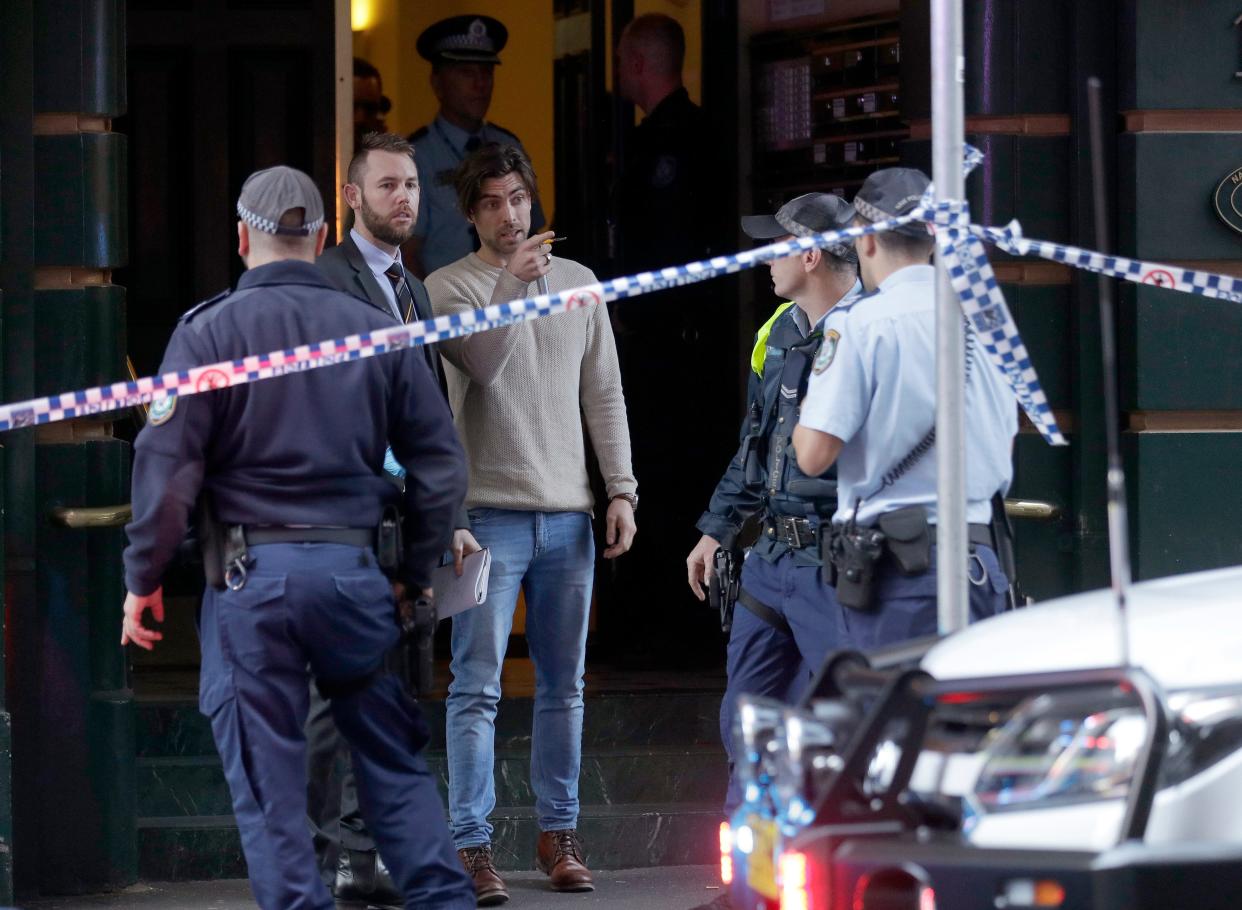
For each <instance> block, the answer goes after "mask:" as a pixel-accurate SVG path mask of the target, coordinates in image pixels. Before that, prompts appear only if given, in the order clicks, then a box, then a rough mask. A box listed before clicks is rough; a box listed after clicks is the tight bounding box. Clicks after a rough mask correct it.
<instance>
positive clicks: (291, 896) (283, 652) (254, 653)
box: [199, 544, 475, 910]
mask: <svg viewBox="0 0 1242 910" xmlns="http://www.w3.org/2000/svg"><path fill="white" fill-rule="evenodd" d="M250 552H251V555H252V556H253V557H254V559H253V563H252V565H251V566H250V569H249V574H248V577H247V579H246V583H245V586H244V587H243V588H242V589H241V590H239V591H231V590H225V591H218V590H215V589H214V588H208V589H207V592H206V594H205V596H204V598H203V609H202V614H201V616H200V620H199V635H200V638H201V642H202V651H203V664H202V678H201V682H200V689H199V707H200V709H201V710H202V712H203V713H204V714H206V715H207V716H208V717H209V718H210V719H211V729H212V733H213V735H214V736H215V740H216V747H217V748H218V749H219V752H220V757H221V759H222V761H223V763H224V773H225V777H226V778H227V779H228V783H229V790H230V791H231V793H232V796H233V811H234V813H235V815H236V817H237V825H238V828H239V829H240V832H241V839H242V848H243V849H244V851H245V854H246V863H247V865H248V867H249V875H250V883H251V888H252V890H253V891H254V896H255V899H256V900H257V901H258V904H259V906H260V907H262V908H264V910H303V908H313V910H331V908H332V907H333V900H332V897H331V895H330V893H329V892H328V889H327V887H326V886H325V885H324V883H323V881H322V879H321V878H320V875H319V871H318V868H317V865H316V862H315V854H314V851H313V850H312V847H311V834H310V831H309V830H308V827H307V823H306V739H305V737H304V735H303V727H304V724H305V721H306V713H307V701H308V697H309V686H308V682H309V680H308V674H309V675H311V676H314V677H316V678H320V679H326V680H330V681H345V680H350V679H355V680H356V679H358V678H359V677H362V676H365V675H366V674H368V673H370V672H371V671H372V670H373V669H374V668H376V667H377V666H378V665H379V664H380V662H381V661H382V659H383V656H384V654H385V652H386V651H387V650H388V649H389V648H391V647H392V645H393V644H395V642H396V640H397V627H396V623H395V620H394V605H393V598H392V591H391V588H390V586H389V583H388V580H387V579H386V578H385V577H384V575H383V574H382V573H381V572H380V571H379V569H378V568H377V566H376V563H375V557H374V555H373V554H372V553H371V551H370V550H363V549H359V548H356V547H349V546H344V545H340V544H265V545H260V546H255V547H252V548H251V551H250ZM308 667H309V670H308ZM332 712H333V716H334V717H335V719H336V723H337V726H338V727H339V729H340V730H341V732H342V733H343V734H344V736H345V738H346V740H347V741H348V742H349V744H350V749H351V753H352V758H353V767H354V769H355V773H356V776H357V786H358V798H359V802H360V803H361V805H362V810H363V813H364V815H365V816H366V819H367V821H368V822H370V825H371V828H372V830H373V832H374V834H375V839H376V841H377V843H378V844H379V849H380V852H381V854H382V855H383V857H384V861H385V863H386V864H387V865H388V868H389V870H390V871H391V872H392V876H393V880H394V881H395V882H396V885H397V887H398V889H400V891H401V893H402V894H403V895H404V896H405V902H406V903H405V905H406V907H407V908H413V907H420V908H421V907H444V908H453V910H457V908H461V910H467V908H470V910H472V908H474V907H475V896H474V888H473V886H472V885H471V883H470V880H469V879H468V878H467V877H466V874H465V872H464V871H463V869H462V866H461V863H460V862H459V861H458V859H457V855H456V852H455V851H454V850H453V845H452V841H451V840H450V838H449V833H448V825H447V824H446V822H445V813H444V805H443V803H442V802H441V801H440V797H439V794H438V792H437V790H436V785H435V780H434V778H433V777H432V776H431V774H430V773H429V772H428V770H427V765H426V762H425V761H424V760H423V758H422V756H420V755H419V754H418V752H419V750H420V749H422V747H423V746H424V745H426V743H427V740H428V729H427V725H426V723H425V721H424V720H423V718H422V714H421V712H420V711H419V708H418V705H417V704H416V703H415V702H414V700H413V699H411V698H410V697H409V696H408V695H407V694H406V693H405V691H404V690H403V689H402V687H401V684H400V682H399V681H398V680H397V679H396V678H395V677H393V676H391V675H387V674H385V675H381V676H377V677H376V678H375V679H374V680H373V681H372V682H371V683H370V684H369V685H367V686H365V687H363V688H362V689H360V690H359V691H357V692H355V693H353V694H350V695H345V696H341V697H336V698H333V699H332Z"/></svg>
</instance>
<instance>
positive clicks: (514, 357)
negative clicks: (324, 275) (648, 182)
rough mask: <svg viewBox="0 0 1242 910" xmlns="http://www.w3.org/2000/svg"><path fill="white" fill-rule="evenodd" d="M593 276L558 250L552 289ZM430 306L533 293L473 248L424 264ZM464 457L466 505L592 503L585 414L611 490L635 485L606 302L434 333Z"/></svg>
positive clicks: (564, 507) (478, 303)
mask: <svg viewBox="0 0 1242 910" xmlns="http://www.w3.org/2000/svg"><path fill="white" fill-rule="evenodd" d="M594 282H595V276H594V275H593V274H592V273H591V270H590V269H588V268H586V267H585V266H583V265H580V264H578V263H576V262H573V261H571V260H568V259H559V258H554V259H553V260H552V269H551V271H550V272H549V273H548V287H549V290H550V291H551V292H552V293H556V292H557V291H562V290H565V289H567V288H573V287H579V286H581V285H584V284H592V283H594ZM426 285H427V293H428V294H429V295H430V296H431V306H432V309H433V310H434V311H435V313H436V315H437V316H440V315H443V314H445V313H458V312H463V311H465V310H469V309H471V308H475V309H481V308H482V307H485V306H487V305H489V304H494V303H504V302H505V301H509V300H520V299H522V298H524V297H530V296H534V295H535V294H536V293H537V290H536V287H535V285H534V284H530V285H526V284H525V283H523V282H522V281H521V280H520V279H518V278H515V277H514V276H513V275H512V274H511V273H509V272H507V271H505V270H503V269H499V268H496V267H495V266H492V265H488V264H487V263H486V262H484V261H483V260H482V259H480V258H479V257H478V255H477V254H474V253H471V254H470V255H469V256H466V257H463V258H462V259H459V260H457V261H456V262H454V263H452V264H451V265H447V266H445V267H444V268H442V269H437V270H436V271H434V272H432V273H431V274H430V275H428V276H427V280H426ZM438 347H439V350H440V353H441V355H443V358H444V360H445V364H444V373H445V377H446V379H447V382H448V390H449V401H450V403H451V404H452V407H453V415H454V418H453V419H454V421H455V423H456V424H457V431H458V433H459V434H460V435H461V441H462V444H463V445H464V446H465V449H466V459H467V461H468V462H469V466H470V490H469V492H468V493H467V495H466V505H468V506H471V507H479V506H486V507H492V508H499V509H524V510H532V511H542V512H562V511H563V512H589V511H591V507H592V505H593V498H592V496H591V486H590V481H589V479H588V477H587V466H586V449H585V443H584V440H583V424H584V423H585V426H586V430H587V432H589V433H590V437H591V444H592V447H593V448H594V450H595V457H596V458H597V460H598V461H599V467H600V471H601V472H602V473H603V475H604V483H605V486H606V488H607V491H608V495H609V496H610V497H612V496H615V495H616V494H618V493H633V492H635V491H636V489H637V483H636V481H635V480H634V471H633V468H632V467H631V465H630V435H629V427H628V425H627V423H626V418H625V398H624V396H623V394H622V392H621V373H620V370H619V368H618V366H617V348H616V343H615V342H614V341H613V337H612V327H611V326H610V325H609V322H608V310H607V309H606V308H605V307H603V306H588V307H583V308H581V309H577V310H572V311H570V312H568V313H560V314H558V315H555V316H544V317H541V318H539V319H535V320H533V321H531V322H523V323H519V324H517V325H512V326H506V327H505V328H500V329H492V330H491V331H489V332H480V333H478V334H475V335H467V336H465V337H464V338H457V339H454V340H452V341H442V342H440V344H439V345H438Z"/></svg>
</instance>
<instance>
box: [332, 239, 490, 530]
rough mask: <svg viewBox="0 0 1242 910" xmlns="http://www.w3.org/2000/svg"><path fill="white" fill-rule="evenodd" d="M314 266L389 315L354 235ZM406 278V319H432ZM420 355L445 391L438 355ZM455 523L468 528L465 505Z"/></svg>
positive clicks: (422, 292) (427, 348) (426, 301)
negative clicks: (410, 305)
mask: <svg viewBox="0 0 1242 910" xmlns="http://www.w3.org/2000/svg"><path fill="white" fill-rule="evenodd" d="M315 265H317V266H319V270H320V271H321V272H323V274H324V275H326V276H327V278H328V280H329V281H331V282H332V283H333V284H334V285H336V286H337V287H338V288H340V289H341V290H342V291H344V292H345V293H347V294H353V295H354V296H355V297H360V298H362V299H363V300H365V301H366V302H367V303H369V304H371V306H373V307H375V308H377V309H379V310H382V311H383V312H384V313H385V314H386V315H388V316H389V317H391V316H392V307H391V306H389V304H388V298H387V297H386V296H384V291H383V289H381V288H380V286H379V280H378V279H377V278H376V277H375V273H374V272H372V271H371V267H370V266H369V265H367V261H366V259H364V258H363V257H362V251H361V250H360V249H358V244H356V243H354V238H353V237H351V236H349V234H346V235H345V239H344V240H342V241H341V242H340V243H338V244H337V245H336V246H334V247H332V248H331V249H327V250H324V251H323V254H322V255H321V256H320V257H319V258H318V259H317V260H315ZM385 280H387V279H385ZM405 280H406V281H407V282H408V283H409V285H410V293H411V295H413V297H414V312H413V313H411V314H410V316H409V320H407V321H412V320H415V319H431V318H433V317H434V316H435V314H434V313H433V312H432V311H431V298H430V297H428V296H427V289H426V288H425V287H423V283H422V282H421V281H419V280H418V279H417V278H415V277H414V276H413V275H411V274H410V273H409V271H406V273H405ZM423 356H425V357H426V358H427V365H428V366H429V367H431V374H432V375H433V376H435V378H436V381H437V382H438V383H439V384H440V390H441V391H444V390H445V389H446V388H447V386H446V385H445V382H444V367H443V365H442V364H441V363H440V355H439V354H437V353H436V351H435V349H434V348H432V347H431V345H427V344H425V345H423ZM456 526H457V527H459V528H469V527H470V519H469V518H468V517H467V516H466V507H465V506H462V508H461V510H460V511H459V513H458V516H457V525H456Z"/></svg>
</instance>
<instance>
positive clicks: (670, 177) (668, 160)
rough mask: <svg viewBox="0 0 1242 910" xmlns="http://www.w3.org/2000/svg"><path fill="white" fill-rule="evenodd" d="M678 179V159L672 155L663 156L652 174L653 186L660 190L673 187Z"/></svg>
mask: <svg viewBox="0 0 1242 910" xmlns="http://www.w3.org/2000/svg"><path fill="white" fill-rule="evenodd" d="M676 179H677V159H676V158H674V157H673V156H672V155H661V156H660V159H659V160H658V161H657V162H656V166H655V170H654V171H652V173H651V185H652V186H653V187H655V188H656V189H658V190H662V189H665V188H666V187H669V186H672V184H673V181H674V180H676Z"/></svg>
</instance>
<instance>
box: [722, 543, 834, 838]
mask: <svg viewBox="0 0 1242 910" xmlns="http://www.w3.org/2000/svg"><path fill="white" fill-rule="evenodd" d="M741 587H742V589H743V590H744V591H746V592H747V593H748V594H750V595H751V596H752V597H754V598H755V599H756V600H758V601H759V602H760V603H762V604H765V605H766V606H768V607H771V608H772V609H773V610H774V611H776V613H778V614H780V615H781V616H783V617H784V618H785V621H786V622H787V623H789V632H788V633H786V632H783V631H780V630H778V629H777V628H776V627H774V626H773V625H771V624H770V623H768V622H765V621H764V620H762V619H760V618H759V617H758V616H756V615H755V614H754V613H752V612H751V611H750V610H748V609H746V607H745V606H744V605H743V604H741V603H738V604H737V606H736V607H735V608H734V610H733V628H732V630H731V631H730V632H729V648H728V657H727V661H726V667H727V671H728V683H727V684H726V687H725V694H724V698H723V699H722V700H721V703H720V738H721V740H722V741H723V742H724V747H725V752H726V753H727V754H728V755H729V790H728V792H727V793H726V795H725V807H724V809H725V817H726V818H729V817H731V816H732V814H733V810H734V809H736V808H737V807H738V806H739V805H740V804H741V802H742V792H741V789H740V788H739V787H738V785H737V780H736V777H735V775H734V774H733V719H734V712H735V710H736V707H737V698H738V696H739V695H764V696H767V697H769V698H775V699H779V700H781V701H794V700H796V699H797V698H798V697H799V696H800V695H801V694H802V691H803V689H804V688H805V687H806V685H807V683H809V682H810V680H811V676H812V675H813V674H814V673H815V671H816V670H818V669H819V667H820V664H822V663H823V662H824V657H825V656H826V655H827V654H828V653H829V652H831V651H836V650H838V649H839V648H842V647H844V646H845V645H844V642H843V638H844V635H845V629H844V627H843V625H842V623H841V617H840V614H839V612H838V611H837V610H836V609H835V604H836V596H835V595H834V594H833V591H832V588H830V587H828V586H827V585H825V584H824V583H823V580H822V578H821V576H820V569H819V567H818V566H800V565H796V564H795V561H794V554H793V553H792V552H791V551H786V552H784V553H782V554H781V555H780V556H778V557H777V558H776V561H775V562H768V561H767V560H766V559H764V558H763V557H762V556H757V555H755V554H754V553H751V555H750V556H749V557H748V558H747V559H746V562H745V563H743V565H742V578H741Z"/></svg>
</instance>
